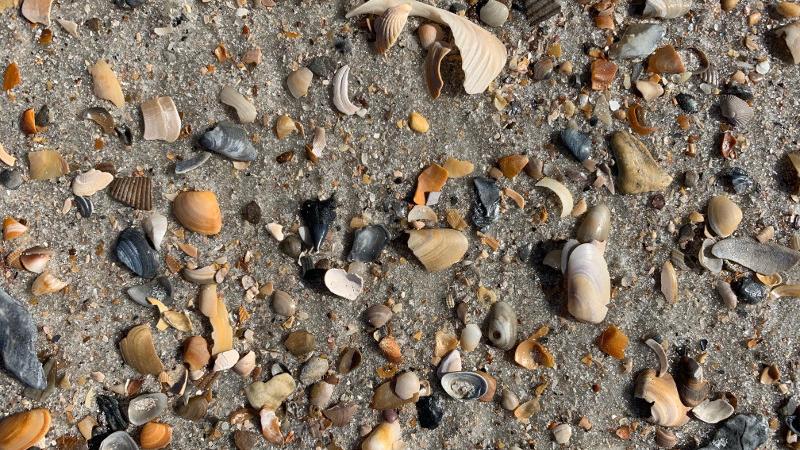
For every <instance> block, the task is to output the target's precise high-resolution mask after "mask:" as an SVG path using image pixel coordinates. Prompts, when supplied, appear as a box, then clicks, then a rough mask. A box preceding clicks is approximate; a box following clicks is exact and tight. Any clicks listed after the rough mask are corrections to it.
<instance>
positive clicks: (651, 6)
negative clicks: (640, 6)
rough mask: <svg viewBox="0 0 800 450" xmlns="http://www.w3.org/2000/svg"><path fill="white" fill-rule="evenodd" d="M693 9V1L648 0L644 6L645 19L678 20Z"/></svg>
mask: <svg viewBox="0 0 800 450" xmlns="http://www.w3.org/2000/svg"><path fill="white" fill-rule="evenodd" d="M691 9H692V0H647V1H646V3H645V5H644V13H643V15H644V16H645V17H660V18H662V19H676V18H678V17H681V16H683V15H685V14H686V13H688V12H689V10H691Z"/></svg>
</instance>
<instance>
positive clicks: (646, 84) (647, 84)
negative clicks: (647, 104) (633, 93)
mask: <svg viewBox="0 0 800 450" xmlns="http://www.w3.org/2000/svg"><path fill="white" fill-rule="evenodd" d="M636 90H638V91H639V93H640V94H642V98H643V99H644V100H645V101H648V100H653V99H655V98H658V97H661V96H662V95H664V88H663V87H661V85H660V84H659V83H653V82H652V81H650V80H639V81H637V82H636Z"/></svg>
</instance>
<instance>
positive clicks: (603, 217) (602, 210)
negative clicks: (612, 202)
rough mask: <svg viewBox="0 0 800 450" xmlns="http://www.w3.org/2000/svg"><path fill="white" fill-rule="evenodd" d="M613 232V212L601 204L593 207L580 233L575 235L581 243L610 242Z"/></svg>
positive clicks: (583, 222) (584, 220) (587, 214)
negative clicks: (610, 235)
mask: <svg viewBox="0 0 800 450" xmlns="http://www.w3.org/2000/svg"><path fill="white" fill-rule="evenodd" d="M610 231H611V211H610V210H609V209H608V206H606V205H605V204H603V203H601V204H599V205H595V206H593V207H592V208H591V209H589V211H588V212H587V213H586V216H584V218H583V221H582V222H581V225H580V226H579V227H578V231H577V232H576V233H575V235H576V237H577V238H578V241H580V242H581V243H586V242H592V241H600V242H605V241H606V240H608V235H609V233H610Z"/></svg>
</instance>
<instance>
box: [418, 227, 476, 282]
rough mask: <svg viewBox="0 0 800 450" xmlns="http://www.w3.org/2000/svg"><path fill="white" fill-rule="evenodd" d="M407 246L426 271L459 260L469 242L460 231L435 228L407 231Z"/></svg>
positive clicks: (440, 268) (440, 267)
mask: <svg viewBox="0 0 800 450" xmlns="http://www.w3.org/2000/svg"><path fill="white" fill-rule="evenodd" d="M408 234H409V239H408V248H410V249H411V251H412V252H414V256H416V257H417V259H419V261H420V262H421V263H422V265H423V266H425V269H426V270H427V271H428V272H439V271H442V270H445V269H447V268H448V267H450V266H452V265H453V264H455V263H457V262H459V261H461V258H463V257H464V255H465V254H466V253H467V247H468V246H469V242H468V241H467V237H466V236H465V235H464V234H463V233H461V232H460V231H457V230H453V229H447V228H435V229H423V230H412V231H409V232H408Z"/></svg>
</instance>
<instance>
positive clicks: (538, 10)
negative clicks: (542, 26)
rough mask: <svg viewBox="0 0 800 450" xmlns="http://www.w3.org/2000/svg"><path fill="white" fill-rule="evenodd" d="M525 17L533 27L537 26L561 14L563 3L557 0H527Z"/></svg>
mask: <svg viewBox="0 0 800 450" xmlns="http://www.w3.org/2000/svg"><path fill="white" fill-rule="evenodd" d="M523 8H524V11H525V15H526V16H527V18H528V22H530V24H531V25H536V24H539V23H541V22H544V21H545V20H547V19H549V18H551V17H554V16H556V15H557V14H558V13H560V12H561V2H559V1H557V0H525V2H524V6H523Z"/></svg>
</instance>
